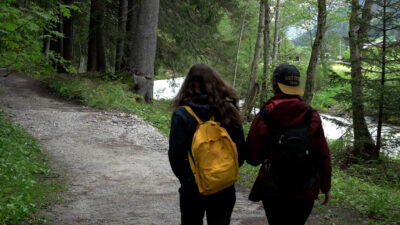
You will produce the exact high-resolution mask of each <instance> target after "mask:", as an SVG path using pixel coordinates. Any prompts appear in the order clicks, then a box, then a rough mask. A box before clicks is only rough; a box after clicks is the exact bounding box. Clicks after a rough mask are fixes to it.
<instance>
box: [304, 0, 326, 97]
mask: <svg viewBox="0 0 400 225" xmlns="http://www.w3.org/2000/svg"><path fill="white" fill-rule="evenodd" d="M325 28H326V0H318V24H317V33H316V35H315V40H314V44H313V46H312V51H311V58H310V62H309V63H308V68H307V80H306V86H305V90H304V100H305V101H306V102H307V103H308V104H311V101H312V98H313V96H314V86H315V71H316V68H317V63H318V56H319V54H320V50H321V45H322V42H323V40H324V34H325Z"/></svg>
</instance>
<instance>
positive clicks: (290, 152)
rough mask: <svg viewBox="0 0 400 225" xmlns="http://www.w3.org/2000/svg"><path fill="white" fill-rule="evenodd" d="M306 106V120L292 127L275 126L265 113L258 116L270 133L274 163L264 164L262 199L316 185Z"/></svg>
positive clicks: (296, 191) (310, 109)
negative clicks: (263, 196) (265, 196)
mask: <svg viewBox="0 0 400 225" xmlns="http://www.w3.org/2000/svg"><path fill="white" fill-rule="evenodd" d="M312 110H313V109H312V108H311V106H309V108H308V111H307V114H306V116H305V119H304V121H303V122H302V123H300V124H297V125H295V126H290V127H283V126H279V125H278V124H276V123H275V122H274V121H273V120H272V119H271V118H270V117H269V115H268V111H267V110H266V109H262V110H261V111H260V113H259V116H260V117H261V119H262V120H263V121H264V122H265V123H266V124H267V126H268V129H269V131H270V132H271V133H272V141H273V146H274V153H275V159H274V160H268V161H266V162H265V163H264V168H265V170H266V171H265V172H266V175H265V176H264V179H263V192H264V194H265V195H276V194H279V193H288V194H296V193H300V192H302V191H305V190H307V189H309V188H311V187H313V186H314V185H315V184H316V182H317V175H316V169H315V165H314V164H315V161H314V159H313V157H314V156H313V154H311V152H310V133H309V128H310V124H311V120H312V114H313V112H312Z"/></svg>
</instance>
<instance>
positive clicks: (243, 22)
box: [233, 0, 250, 87]
mask: <svg viewBox="0 0 400 225" xmlns="http://www.w3.org/2000/svg"><path fill="white" fill-rule="evenodd" d="M249 3H250V0H247V3H246V6H245V8H244V13H243V19H242V25H241V26H240V35H239V43H238V48H237V51H236V62H235V73H234V75H233V87H235V85H236V76H237V69H238V64H239V54H240V45H241V44H242V36H243V30H244V24H245V22H246V14H247V8H248V7H249Z"/></svg>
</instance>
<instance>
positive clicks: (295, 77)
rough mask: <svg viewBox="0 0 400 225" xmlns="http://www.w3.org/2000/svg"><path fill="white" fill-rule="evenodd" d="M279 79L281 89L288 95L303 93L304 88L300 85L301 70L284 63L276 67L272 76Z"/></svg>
mask: <svg viewBox="0 0 400 225" xmlns="http://www.w3.org/2000/svg"><path fill="white" fill-rule="evenodd" d="M272 78H273V79H274V80H276V81H277V83H278V86H279V88H280V89H281V91H282V92H283V93H285V94H287V95H303V93H304V92H303V88H302V87H301V85H300V72H299V70H298V69H297V68H296V67H295V66H293V65H289V64H287V63H282V64H280V65H279V66H277V67H276V68H275V71H274V74H273V76H272Z"/></svg>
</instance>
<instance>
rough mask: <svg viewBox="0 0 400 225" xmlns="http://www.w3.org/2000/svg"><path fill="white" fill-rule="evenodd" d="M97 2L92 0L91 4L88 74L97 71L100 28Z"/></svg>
mask: <svg viewBox="0 0 400 225" xmlns="http://www.w3.org/2000/svg"><path fill="white" fill-rule="evenodd" d="M97 1H98V0H91V2H90V22H89V38H88V59H87V71H88V72H94V71H96V70H97V49H96V27H97V26H98V24H97V20H96V7H97V6H96V2H97Z"/></svg>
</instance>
